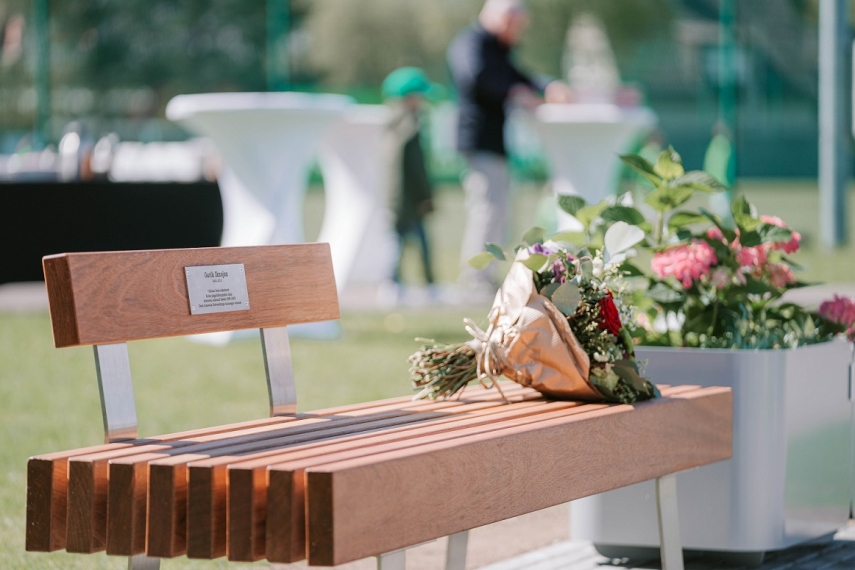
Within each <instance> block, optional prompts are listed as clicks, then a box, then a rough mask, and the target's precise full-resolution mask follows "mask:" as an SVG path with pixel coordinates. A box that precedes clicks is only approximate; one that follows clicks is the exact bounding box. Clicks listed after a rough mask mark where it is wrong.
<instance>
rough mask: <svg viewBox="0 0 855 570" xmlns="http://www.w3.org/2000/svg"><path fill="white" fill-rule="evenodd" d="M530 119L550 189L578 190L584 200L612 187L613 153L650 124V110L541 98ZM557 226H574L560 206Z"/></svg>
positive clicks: (559, 191)
mask: <svg viewBox="0 0 855 570" xmlns="http://www.w3.org/2000/svg"><path fill="white" fill-rule="evenodd" d="M534 119H535V120H534V121H533V124H534V128H535V130H536V131H537V133H538V134H539V135H540V139H541V142H542V143H543V147H544V152H545V153H546V157H547V159H548V160H549V166H550V168H551V171H552V185H553V188H554V190H555V193H556V194H558V195H562V194H573V195H578V196H581V197H582V198H584V199H585V200H586V201H587V202H588V203H589V204H595V203H597V202H599V201H601V200H603V199H604V198H606V197H607V196H609V194H611V193H612V192H613V191H614V183H615V173H616V168H617V166H618V164H619V159H618V155H619V154H621V153H624V152H626V150H627V147H628V146H629V144H630V143H631V142H632V141H633V140H634V139H636V138H637V137H639V136H642V135H644V134H645V133H646V132H648V131H650V130H651V129H652V128H653V127H654V125H655V124H656V115H655V114H654V113H653V111H652V110H651V109H649V108H647V107H621V106H618V105H613V104H609V103H590V104H554V103H547V104H545V105H541V106H539V107H538V108H537V109H536V111H535V113H534ZM558 227H559V229H562V230H574V229H580V228H579V226H578V222H576V221H575V220H574V219H573V218H572V217H571V216H569V215H567V214H566V213H564V212H563V211H561V212H559V214H558Z"/></svg>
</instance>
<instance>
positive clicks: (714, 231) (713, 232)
mask: <svg viewBox="0 0 855 570" xmlns="http://www.w3.org/2000/svg"><path fill="white" fill-rule="evenodd" d="M707 237H708V238H710V239H714V240H717V241H721V242H724V234H722V233H721V230H720V229H718V227H717V226H713V227H711V228H710V229H708V230H707ZM725 243H726V242H725Z"/></svg>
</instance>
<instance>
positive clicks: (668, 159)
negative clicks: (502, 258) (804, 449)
mask: <svg viewBox="0 0 855 570" xmlns="http://www.w3.org/2000/svg"><path fill="white" fill-rule="evenodd" d="M621 158H622V160H623V161H624V162H625V163H626V164H627V165H629V166H630V167H631V168H633V169H635V170H636V171H637V172H638V173H639V174H641V176H642V179H643V180H644V181H646V182H648V183H649V186H652V188H645V189H641V194H642V201H643V203H644V204H645V205H646V207H647V208H646V211H642V207H641V206H640V205H638V207H636V206H637V204H636V201H635V200H634V198H633V196H632V195H631V194H627V195H625V196H623V197H620V198H618V199H616V200H612V201H611V202H603V203H601V204H597V205H593V206H590V205H587V204H585V202H584V200H582V199H581V198H578V197H562V198H561V199H560V200H559V204H560V205H561V207H562V208H563V209H564V210H565V211H566V212H568V213H569V214H571V215H573V216H575V217H576V218H577V219H578V220H579V221H580V222H581V224H582V226H583V229H584V230H583V232H582V233H581V234H566V236H565V237H566V238H568V239H576V240H577V241H584V243H585V244H586V245H593V246H594V247H596V245H598V243H599V242H600V241H601V237H600V236H602V235H603V232H605V231H606V230H607V229H608V228H609V227H610V226H611V225H613V224H614V223H616V222H625V223H628V224H632V225H635V226H636V227H638V228H639V229H641V230H642V231H643V232H644V234H645V239H644V240H643V241H642V242H641V244H640V245H639V248H640V249H643V250H646V254H647V256H649V259H650V265H649V269H648V268H644V267H643V265H641V264H638V265H636V264H634V263H637V262H635V261H633V262H630V261H627V260H626V259H624V260H621V261H622V264H621V271H623V272H624V274H625V275H626V276H627V277H629V278H630V280H631V281H634V282H635V284H636V286H637V292H636V296H635V298H634V299H633V303H632V304H633V305H635V306H636V307H637V308H638V315H637V319H636V320H637V322H638V323H639V325H640V326H639V327H638V328H637V329H636V330H635V331H634V332H633V335H634V336H635V338H636V340H637V342H640V343H642V344H648V345H662V346H694V347H707V348H792V347H796V346H800V345H804V344H811V343H816V342H823V341H826V340H829V339H830V338H831V337H833V336H834V335H835V334H838V333H840V332H843V331H845V330H846V331H850V335H851V336H852V337H853V338H855V328H852V327H853V326H855V325H853V323H855V315H852V314H851V313H847V312H846V310H845V308H841V307H844V305H845V302H844V301H843V300H839V299H838V300H836V301H834V302H832V304H831V305H823V306H824V307H826V309H825V310H820V311H819V312H818V313H817V312H811V311H809V310H807V309H805V308H803V307H801V306H798V305H795V304H792V303H787V302H784V301H783V300H782V296H783V294H784V293H785V292H786V291H787V290H788V289H791V288H793V287H799V286H801V285H802V283H799V282H798V280H797V279H796V276H795V273H794V270H795V269H798V266H797V265H796V264H795V263H794V262H793V261H792V259H790V257H789V255H791V254H793V253H795V252H796V251H798V249H799V247H800V244H801V235H800V234H799V233H798V232H797V231H794V230H792V229H791V228H789V227H788V226H787V224H786V223H785V222H784V221H783V220H781V219H780V218H778V217H775V216H766V215H759V214H758V213H757V211H756V208H755V207H754V206H753V205H751V204H750V203H748V201H747V200H745V198H742V197H740V198H738V199H736V200H734V202H733V204H732V208H731V212H732V216H733V220H732V223H731V224H727V223H725V221H724V220H722V219H721V218H720V217H718V216H716V215H714V214H712V213H711V212H709V211H707V210H705V209H703V208H699V209H697V210H692V209H688V208H685V206H684V204H686V203H687V202H688V201H689V200H690V199H691V198H692V196H694V195H695V194H710V193H714V192H717V191H720V190H721V189H722V186H721V184H720V183H719V182H718V181H717V180H715V178H713V177H712V176H710V175H709V174H707V173H705V172H701V171H693V172H686V171H684V169H683V165H682V163H681V160H680V156H679V155H678V154H677V153H676V152H675V151H674V150H673V149H670V148H669V149H668V150H666V151H664V152H663V153H662V154H661V155H660V156H659V159H658V160H657V162H656V164H655V165H654V164H651V163H650V162H648V161H646V160H645V159H643V158H642V157H640V156H637V155H627V156H623V157H621ZM834 303H836V304H834ZM853 312H855V309H853ZM832 315H833V316H832Z"/></svg>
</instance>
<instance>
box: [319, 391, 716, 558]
mask: <svg viewBox="0 0 855 570" xmlns="http://www.w3.org/2000/svg"><path fill="white" fill-rule="evenodd" d="M731 427H732V393H731V392H730V390H728V389H721V388H708V389H699V390H695V391H692V392H687V393H684V394H679V395H676V396H673V397H665V398H662V399H658V400H652V401H648V402H643V403H640V404H637V405H634V406H611V407H609V408H607V409H604V410H601V411H600V412H598V413H594V414H584V415H579V416H568V417H564V418H557V419H554V420H549V421H544V422H536V423H532V424H528V425H523V426H518V427H514V428H508V429H504V430H499V431H494V432H488V433H483V434H478V435H474V436H470V437H466V438H457V439H453V440H447V441H439V442H436V443H432V444H428V445H423V446H419V447H416V448H411V449H405V450H400V451H392V452H388V453H383V454H379V455H372V456H368V457H362V458H359V459H354V460H346V461H341V462H338V463H332V464H328V465H324V466H321V467H315V468H311V469H309V470H307V477H306V484H307V500H308V506H307V512H308V515H309V520H308V543H309V553H308V555H309V564H311V565H322V566H332V565H337V564H343V563H346V562H350V561H353V560H357V559H360V558H364V557H366V556H373V555H378V554H381V553H384V552H391V551H394V550H397V549H400V548H405V547H408V546H412V545H414V544H418V543H421V542H424V541H426V540H432V539H435V538H439V537H442V536H446V535H450V534H454V533H457V532H461V531H463V530H466V529H470V528H475V527H478V526H482V525H485V524H489V523H492V522H496V521H499V520H504V519H507V518H511V517H514V516H519V515H522V514H525V513H528V512H532V511H535V510H539V509H543V508H547V507H550V506H554V505H556V504H560V503H564V502H568V501H571V500H574V499H577V498H581V497H585V496H589V495H592V494H595V493H599V492H603V491H606V490H610V489H614V488H617V487H621V486H625V485H630V484H633V483H637V482H640V481H646V480H649V479H652V478H655V477H659V476H662V475H665V474H669V473H674V472H677V471H681V470H685V469H689V468H692V467H696V466H699V465H704V464H707V463H712V462H715V461H720V460H724V459H727V458H729V457H730V455H731ZM508 457H514V460H513V461H509V460H508V459H507V458H508ZM546 458H549V459H546Z"/></svg>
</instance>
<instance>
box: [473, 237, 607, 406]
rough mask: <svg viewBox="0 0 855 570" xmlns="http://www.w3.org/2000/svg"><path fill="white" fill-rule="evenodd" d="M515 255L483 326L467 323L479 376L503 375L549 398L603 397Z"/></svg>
mask: <svg viewBox="0 0 855 570" xmlns="http://www.w3.org/2000/svg"><path fill="white" fill-rule="evenodd" d="M521 253H522V252H521ZM519 259H520V258H519V257H518V258H517V261H516V262H515V263H513V264H512V266H511V270H510V272H509V273H508V276H507V277H506V278H505V282H504V283H503V284H502V288H501V289H499V292H498V293H497V294H496V299H495V301H494V302H493V308H492V309H491V310H490V327H489V328H488V329H487V331H481V330H480V329H478V328H477V327H476V326H474V324H472V323H471V322H470V323H468V325H467V330H468V331H469V333H470V334H472V336H473V337H475V339H474V340H473V341H471V346H472V348H473V349H475V353H476V354H477V355H478V372H479V375H481V376H487V377H490V378H496V377H497V376H499V375H503V376H505V377H507V378H509V379H511V380H513V381H515V382H517V383H519V384H522V385H523V386H530V387H532V388H534V389H535V390H537V391H539V392H542V393H543V394H546V395H547V396H550V397H553V398H560V399H574V400H576V399H578V400H594V401H602V400H603V397H602V395H600V393H599V392H598V391H597V390H596V388H594V387H593V386H592V385H591V384H590V383H589V382H588V373H589V371H590V367H591V361H590V359H589V358H588V355H587V353H585V350H584V349H583V348H582V346H581V344H580V343H579V340H578V339H577V338H576V336H575V335H574V334H573V331H572V330H570V325H569V324H568V322H567V318H566V317H565V316H564V315H563V314H561V312H560V311H559V310H558V309H557V308H556V307H555V305H553V304H552V302H551V301H550V300H549V299H547V298H546V297H544V296H542V295H540V294H539V293H538V292H537V291H536V290H535V287H534V279H533V275H532V271H531V270H530V269H528V268H527V267H526V266H525V265H523V264H522V263H520V262H519Z"/></svg>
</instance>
